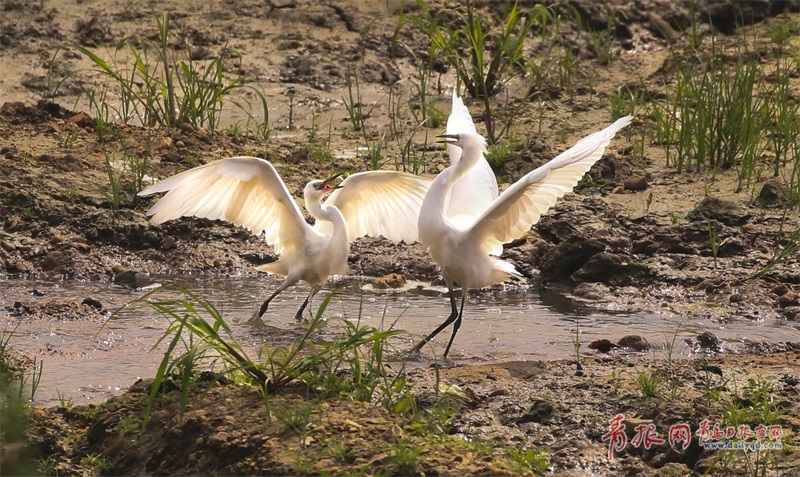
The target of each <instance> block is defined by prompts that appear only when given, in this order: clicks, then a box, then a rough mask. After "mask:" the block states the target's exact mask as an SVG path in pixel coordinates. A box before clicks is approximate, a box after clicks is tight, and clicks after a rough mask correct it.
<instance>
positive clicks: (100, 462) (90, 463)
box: [81, 454, 111, 475]
mask: <svg viewBox="0 0 800 477" xmlns="http://www.w3.org/2000/svg"><path fill="white" fill-rule="evenodd" d="M81 464H82V465H84V466H86V467H89V475H100V474H102V473H103V469H106V468H108V466H109V465H110V464H111V463H110V462H109V460H108V458H107V457H106V456H104V455H103V454H88V455H86V456H84V457H83V458H82V459H81Z"/></svg>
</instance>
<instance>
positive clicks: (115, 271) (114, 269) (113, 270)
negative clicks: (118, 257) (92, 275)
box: [111, 264, 128, 275]
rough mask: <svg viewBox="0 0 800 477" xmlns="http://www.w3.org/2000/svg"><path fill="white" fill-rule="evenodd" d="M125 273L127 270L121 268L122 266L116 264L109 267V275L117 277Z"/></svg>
mask: <svg viewBox="0 0 800 477" xmlns="http://www.w3.org/2000/svg"><path fill="white" fill-rule="evenodd" d="M127 271H128V269H127V268H125V267H123V266H122V265H118V264H114V265H111V273H113V274H114V275H119V274H120V273H122V272H127Z"/></svg>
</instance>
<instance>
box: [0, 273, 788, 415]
mask: <svg viewBox="0 0 800 477" xmlns="http://www.w3.org/2000/svg"><path fill="white" fill-rule="evenodd" d="M155 278H157V279H158V281H159V282H160V283H171V284H176V285H180V286H183V287H186V288H188V289H191V290H192V291H194V292H196V293H198V294H199V295H200V296H203V297H205V298H206V299H208V300H210V301H211V302H212V303H214V305H215V306H216V307H217V308H218V309H219V310H220V311H221V312H222V314H223V316H224V317H226V319H227V321H228V322H229V323H230V325H231V328H232V330H233V333H234V335H235V337H236V339H238V340H239V342H240V343H242V344H243V345H244V346H245V347H246V348H247V349H248V350H250V351H251V352H252V356H255V355H256V352H255V350H256V349H257V348H258V347H259V346H260V344H261V343H262V342H263V341H267V342H270V343H278V344H280V343H285V342H287V341H289V340H291V339H292V337H294V336H297V334H298V333H301V332H302V330H303V325H302V324H298V323H295V320H294V314H295V312H296V310H297V308H298V307H299V306H300V304H301V303H302V300H303V299H304V298H305V292H306V289H305V287H303V286H296V287H294V288H293V289H289V290H287V291H285V292H284V293H283V294H282V295H280V296H279V297H278V298H276V299H275V300H274V302H273V303H272V305H271V306H270V309H269V311H268V312H267V314H266V315H265V318H264V320H263V322H256V323H252V322H248V318H249V317H250V316H251V315H252V313H253V311H254V310H255V308H256V306H258V305H259V304H260V303H261V300H262V299H263V297H264V296H265V294H266V293H267V292H269V291H270V290H272V289H274V287H275V286H277V284H278V283H279V282H278V280H276V279H273V278H269V277H234V278H220V277H208V276H192V277H186V276H180V277H155ZM335 286H341V287H342V288H341V289H340V290H339V291H338V292H337V293H336V295H335V296H334V297H333V299H332V300H331V303H330V305H329V307H328V310H327V312H326V315H327V316H337V315H338V316H343V317H344V318H346V319H349V320H359V319H360V320H361V322H362V323H364V324H369V325H372V326H375V327H384V328H386V327H389V326H391V325H392V324H393V323H394V327H395V328H399V329H401V330H404V331H405V332H406V333H404V334H402V335H400V337H398V338H397V339H395V341H394V343H393V345H394V347H396V349H397V356H396V357H395V359H401V358H402V357H403V354H402V351H404V350H408V349H409V348H410V347H411V346H412V343H414V342H415V341H417V340H418V339H419V338H420V337H421V336H423V335H424V334H426V333H428V332H430V331H431V330H432V329H433V328H435V327H436V326H437V325H438V324H439V323H441V322H442V321H443V320H444V319H445V318H446V316H447V314H448V313H449V309H450V307H449V303H448V299H447V298H446V297H445V296H444V295H443V294H442V292H443V291H444V290H443V289H439V288H436V287H431V286H429V285H427V284H426V285H423V284H412V285H411V286H410V287H409V288H408V289H406V290H402V291H385V290H372V289H371V286H369V285H365V284H364V283H363V282H345V283H339V284H336V285H334V286H331V287H329V288H327V289H326V290H323V292H322V293H320V295H318V297H317V299H316V300H315V301H314V302H313V303H312V309H316V306H317V305H318V304H319V303H320V302H321V300H322V298H323V297H324V295H325V294H326V293H327V292H328V291H329V290H330V289H332V288H334V287H335ZM34 289H35V290H37V292H38V293H37V294H42V296H34V295H33V293H32V290H34ZM144 293H145V292H143V291H132V290H128V289H124V288H121V287H119V286H116V285H113V284H109V283H97V282H88V283H83V282H74V281H42V280H39V281H30V280H3V279H0V306H1V307H2V313H3V315H2V324H0V332H2V340H3V341H4V340H6V339H9V342H10V343H11V346H12V347H13V348H14V349H16V350H18V351H21V352H22V353H24V354H25V355H27V356H29V357H31V358H32V357H36V359H37V360H38V361H40V362H42V363H43V377H42V379H41V383H40V385H39V387H38V389H37V391H36V395H35V401H37V402H38V403H40V404H42V405H55V404H58V403H59V401H60V400H61V399H64V400H72V401H73V402H75V403H85V402H96V401H101V400H103V399H105V398H107V397H109V396H111V395H113V394H115V393H119V392H121V391H122V390H124V389H125V388H126V387H128V386H130V385H131V384H132V383H133V382H134V381H135V380H136V379H137V378H138V377H151V376H152V375H153V374H154V372H155V369H156V367H157V365H158V362H159V361H160V359H161V356H162V353H163V350H164V349H165V346H164V345H161V346H158V347H157V348H156V350H154V351H151V348H152V347H153V346H154V345H155V344H156V342H157V341H158V339H159V338H160V337H161V336H162V334H163V333H164V331H165V330H166V328H167V321H166V320H165V319H164V318H163V317H161V316H160V315H159V314H157V313H156V312H155V311H154V310H153V309H151V308H150V307H148V306H145V305H139V306H137V307H136V308H134V309H133V310H131V311H129V312H123V313H121V314H119V315H117V316H116V317H115V318H114V319H112V320H107V317H108V315H107V314H106V315H104V316H97V317H89V318H77V319H63V318H62V319H50V318H43V317H37V316H28V317H25V318H22V319H20V318H17V317H15V316H14V314H13V313H10V312H9V311H8V310H9V309H10V307H13V304H14V303H15V302H17V301H19V302H22V303H26V304H27V303H47V302H49V301H72V302H77V303H80V302H81V301H82V300H83V299H84V298H86V297H92V298H95V299H97V300H99V301H100V302H101V303H102V304H103V306H104V307H105V308H106V309H109V310H113V309H116V308H118V307H120V306H122V305H124V304H126V303H128V302H130V301H132V300H134V299H136V298H138V297H140V296H142V295H143V294H144ZM172 296H176V295H172ZM161 297H162V298H166V297H167V295H161ZM576 321H577V323H578V324H579V331H580V335H579V337H580V338H579V339H580V343H581V346H582V347H581V351H582V352H583V353H590V354H593V353H594V351H591V350H589V349H588V348H587V345H588V343H589V342H591V341H593V340H596V339H601V338H607V339H610V340H612V341H616V340H618V339H619V338H621V337H622V336H624V335H628V334H639V335H642V336H644V337H645V338H646V339H647V340H648V341H650V343H651V344H653V345H654V348H655V351H651V352H650V353H653V354H654V355H656V356H660V355H663V354H664V353H663V348H664V344H665V343H666V342H668V341H672V339H673V336H674V335H675V334H676V331H677V338H676V339H675V346H674V351H673V356H675V357H690V356H691V355H692V350H691V348H690V346H689V345H688V344H687V343H686V341H685V340H686V339H687V338H690V337H693V336H696V335H697V334H699V333H701V332H703V331H711V332H713V333H714V334H715V335H717V336H718V337H719V338H720V339H722V340H723V341H724V348H725V350H726V351H727V352H736V351H738V350H740V349H742V347H743V346H744V345H745V344H746V343H747V342H749V341H769V342H778V341H800V325H798V324H797V323H793V322H785V321H776V320H767V321H765V322H763V323H754V322H745V321H742V322H733V323H727V324H725V325H721V324H716V323H713V322H711V321H710V320H708V319H700V318H696V319H693V318H691V317H681V316H675V315H671V314H643V313H633V314H631V313H598V312H596V311H589V310H586V309H582V308H581V307H580V306H576V305H575V304H574V303H573V302H572V301H570V300H567V299H565V298H563V297H560V296H558V295H546V294H545V295H543V294H541V293H540V292H539V291H538V290H534V289H527V288H526V289H508V290H503V291H499V290H498V291H492V290H489V291H481V292H478V293H475V292H473V293H471V294H470V298H469V300H468V302H467V305H466V311H465V313H464V324H463V326H462V327H461V330H460V331H459V334H458V338H457V339H456V342H455V344H454V346H453V349H452V350H451V354H450V356H451V358H452V359H453V360H454V361H456V362H461V363H481V362H484V363H485V362H495V361H509V360H547V359H561V358H570V357H573V356H574V353H575V351H574V346H573V341H574V339H575V331H576ZM17 325H19V326H17ZM15 327H16V328H15ZM449 333H450V331H449V329H448V330H445V331H444V332H442V334H441V335H440V338H438V339H437V340H435V341H434V342H432V343H431V344H430V345H428V347H427V348H426V350H425V353H426V355H427V356H428V357H431V358H432V356H433V355H432V353H436V354H437V355H438V354H441V352H442V351H443V349H444V345H445V344H446V340H447V338H449ZM427 364H428V362H427V361H424V360H423V361H414V363H413V365H427Z"/></svg>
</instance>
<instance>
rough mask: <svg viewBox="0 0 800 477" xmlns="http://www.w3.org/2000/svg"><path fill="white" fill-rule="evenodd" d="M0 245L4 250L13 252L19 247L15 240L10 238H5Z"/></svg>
mask: <svg viewBox="0 0 800 477" xmlns="http://www.w3.org/2000/svg"><path fill="white" fill-rule="evenodd" d="M0 247H3V250H5V251H6V252H13V251H14V250H16V249H17V246H16V245H14V243H13V242H9V241H8V240H3V241H2V242H0Z"/></svg>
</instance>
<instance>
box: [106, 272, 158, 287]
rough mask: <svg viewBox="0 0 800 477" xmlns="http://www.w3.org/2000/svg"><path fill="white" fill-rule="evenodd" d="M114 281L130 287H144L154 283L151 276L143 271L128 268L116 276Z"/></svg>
mask: <svg viewBox="0 0 800 477" xmlns="http://www.w3.org/2000/svg"><path fill="white" fill-rule="evenodd" d="M114 283H116V284H117V285H121V286H123V287H128V288H134V289H135V288H143V287H146V286H148V285H151V284H152V283H153V280H152V279H151V278H150V276H149V275H148V274H146V273H143V272H135V271H133V270H126V271H124V272H122V273H118V274H117V275H115V276H114Z"/></svg>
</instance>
